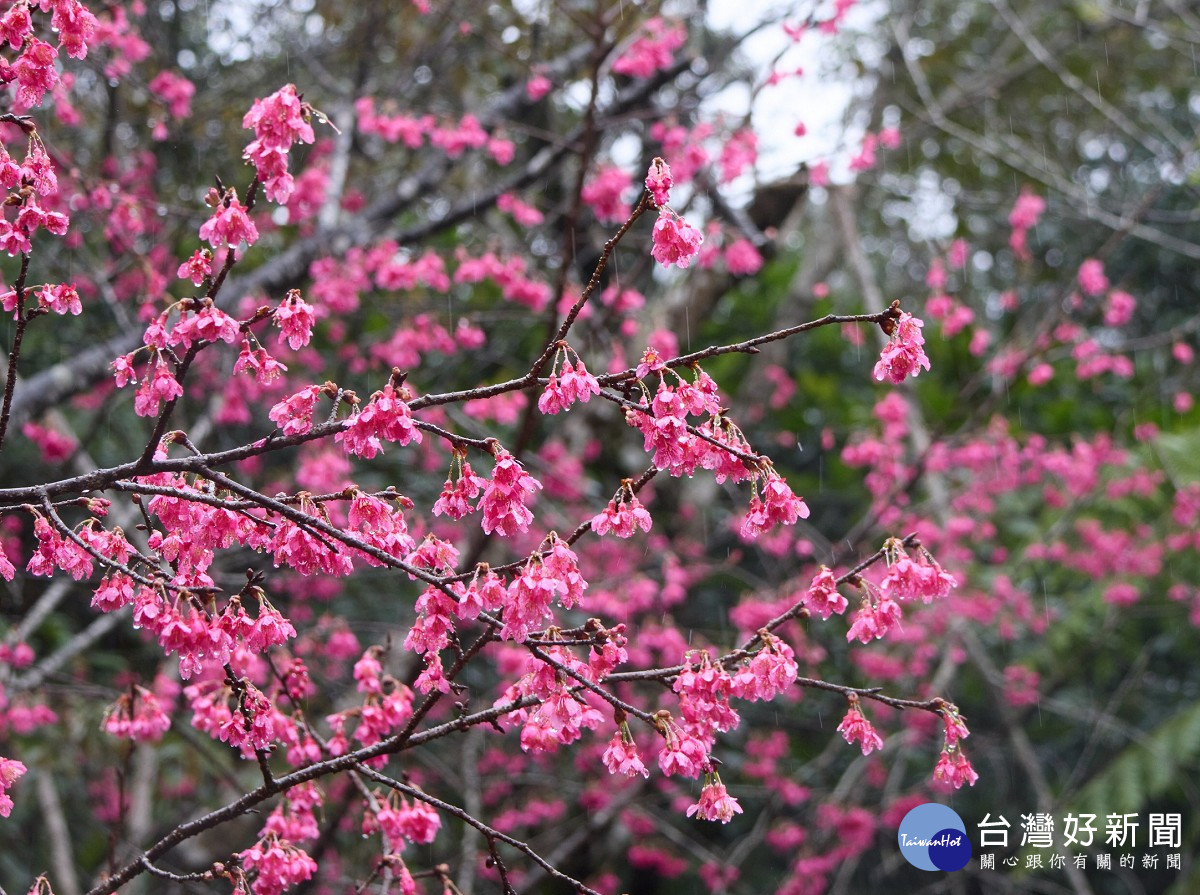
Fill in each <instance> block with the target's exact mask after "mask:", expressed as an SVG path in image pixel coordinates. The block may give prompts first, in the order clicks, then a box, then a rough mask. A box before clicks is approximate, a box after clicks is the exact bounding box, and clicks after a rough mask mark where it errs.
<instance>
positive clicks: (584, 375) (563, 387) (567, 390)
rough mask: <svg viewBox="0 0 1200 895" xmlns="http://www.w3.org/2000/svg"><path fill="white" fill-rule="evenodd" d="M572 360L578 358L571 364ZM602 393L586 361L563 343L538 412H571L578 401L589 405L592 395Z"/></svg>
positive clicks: (553, 362)
mask: <svg viewBox="0 0 1200 895" xmlns="http://www.w3.org/2000/svg"><path fill="white" fill-rule="evenodd" d="M572 357H574V358H575V361H574V363H572V362H571V358H572ZM560 358H561V362H562V366H561V369H560V367H559V361H560ZM598 394H600V383H599V382H597V381H596V377H595V376H593V375H592V374H591V373H589V372H588V370H587V367H585V366H584V364H583V359H582V358H581V357H580V356H579V355H578V354H576V353H575V350H574V349H573V348H571V346H570V345H568V344H567V343H566V342H563V343H561V344H560V345H559V346H558V348H557V349H556V350H555V353H554V360H553V361H552V362H551V364H550V381H549V382H547V383H546V390H545V391H543V392H542V394H541V397H539V398H538V410H540V411H541V412H542V413H544V414H548V415H554V414H556V413H558V412H560V411H563V410H570V409H571V405H572V404H574V403H575V402H577V401H578V402H579V403H581V404H586V403H587V402H588V401H590V400H591V398H592V395H598Z"/></svg>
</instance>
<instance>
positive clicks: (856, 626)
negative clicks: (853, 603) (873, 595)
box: [846, 597, 901, 643]
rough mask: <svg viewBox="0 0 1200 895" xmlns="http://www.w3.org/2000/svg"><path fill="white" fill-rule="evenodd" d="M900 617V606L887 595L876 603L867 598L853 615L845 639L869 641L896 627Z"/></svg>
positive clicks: (861, 641)
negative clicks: (852, 620)
mask: <svg viewBox="0 0 1200 895" xmlns="http://www.w3.org/2000/svg"><path fill="white" fill-rule="evenodd" d="M900 619H901V612H900V606H899V605H898V604H897V603H896V602H895V601H894V600H891V599H889V598H888V597H883V598H881V599H880V600H879V602H878V603H872V602H871V601H870V600H867V601H865V602H864V603H863V606H862V608H861V609H860V610H859V611H858V613H857V614H856V615H855V616H854V622H853V624H851V625H850V630H849V631H847V632H846V639H847V640H858V641H859V642H860V643H870V642H871V641H872V640H878V639H879V638H881V637H884V636H885V635H886V634H887V633H888V632H889V631H890V630H892V628H895V627H897V626H898V625H899V624H900Z"/></svg>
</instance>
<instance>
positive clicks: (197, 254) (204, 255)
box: [176, 249, 213, 286]
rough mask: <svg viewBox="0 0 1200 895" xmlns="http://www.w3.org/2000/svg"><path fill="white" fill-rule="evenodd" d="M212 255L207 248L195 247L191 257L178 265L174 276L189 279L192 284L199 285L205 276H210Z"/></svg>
mask: <svg viewBox="0 0 1200 895" xmlns="http://www.w3.org/2000/svg"><path fill="white" fill-rule="evenodd" d="M212 260H213V255H212V252H210V251H209V250H208V249H196V251H194V252H192V257H190V258H188V259H187V260H186V261H184V262H183V263H182V264H180V265H179V270H178V271H177V272H176V276H178V277H179V279H181V280H191V281H192V285H194V286H199V285H200V284H201V283H203V282H204V279H205V277H210V276H212Z"/></svg>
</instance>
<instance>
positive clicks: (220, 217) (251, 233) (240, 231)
mask: <svg viewBox="0 0 1200 895" xmlns="http://www.w3.org/2000/svg"><path fill="white" fill-rule="evenodd" d="M212 192H214V193H215V192H216V191H215V190H214V191H212ZM200 238H201V239H203V240H204V241H205V242H207V243H208V244H209V245H211V246H212V247H213V248H214V249H219V248H221V247H222V246H229V247H230V248H231V249H237V248H238V247H239V246H240V245H241V244H242V243H245V244H246V245H247V246H252V245H254V243H256V242H258V228H257V227H255V226H254V221H252V220H250V215H249V212H248V209H247V208H246V206H244V205H242V203H241V202H239V201H238V198H237V194H236V193H235V192H234V191H233V190H229V192H228V195H227V196H226V197H225V198H224V199H223V200H219V201H217V202H216V203H215V205H214V208H213V213H212V216H211V217H210V218H209V219H208V220H207V221H205V222H204V223H203V224H201V225H200Z"/></svg>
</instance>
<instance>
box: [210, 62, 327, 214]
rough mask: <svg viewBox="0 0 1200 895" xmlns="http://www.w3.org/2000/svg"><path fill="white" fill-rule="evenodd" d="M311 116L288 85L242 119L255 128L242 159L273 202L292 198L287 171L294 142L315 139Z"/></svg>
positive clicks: (292, 183) (244, 124)
mask: <svg viewBox="0 0 1200 895" xmlns="http://www.w3.org/2000/svg"><path fill="white" fill-rule="evenodd" d="M312 117H313V108H312V106H310V105H308V103H306V102H304V101H303V100H302V99H301V98H300V95H299V94H297V93H296V85H294V84H285V85H284V86H283V87H281V88H279V89H278V90H276V91H275V92H274V93H272V94H271V95H270V96H268V97H266V98H265V99H257V100H255V101H254V105H253V106H251V107H250V111H249V112H247V113H246V115H245V117H244V118H243V119H242V127H244V128H253V129H254V139H253V140H252V141H251V142H250V144H249V145H248V146H247V147H246V150H245V152H244V153H243V158H245V159H246V161H248V162H249V163H250V164H252V165H253V166H254V170H255V171H256V172H257V173H258V179H259V181H260V182H261V183H262V185H263V192H264V194H265V195H266V197H267V198H268V199H270V200H271V201H272V202H278V203H280V204H281V205H282V204H286V203H287V201H288V199H290V198H291V196H292V191H293V190H294V189H295V180H294V179H293V177H292V175H291V174H290V173H289V172H288V153H289V151H290V150H291V148H292V145H293V144H294V143H312V142H313V140H315V139H316V137H315V136H314V135H313V129H312V125H311V124H310V121H311V119H312ZM201 238H203V236H201Z"/></svg>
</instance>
